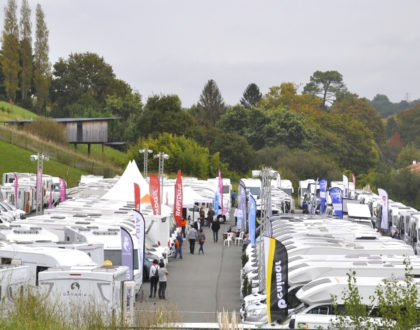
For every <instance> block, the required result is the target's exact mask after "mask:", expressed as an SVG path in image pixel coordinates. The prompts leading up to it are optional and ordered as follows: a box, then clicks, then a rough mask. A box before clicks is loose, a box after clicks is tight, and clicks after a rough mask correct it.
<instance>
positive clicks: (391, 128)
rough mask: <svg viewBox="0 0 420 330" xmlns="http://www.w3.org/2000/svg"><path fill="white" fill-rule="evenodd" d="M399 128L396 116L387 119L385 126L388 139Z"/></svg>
mask: <svg viewBox="0 0 420 330" xmlns="http://www.w3.org/2000/svg"><path fill="white" fill-rule="evenodd" d="M397 128H398V124H397V122H396V121H395V119H394V117H389V118H388V120H387V121H386V126H385V135H386V137H387V138H388V139H389V138H391V136H393V135H394V133H395V132H396V131H397Z"/></svg>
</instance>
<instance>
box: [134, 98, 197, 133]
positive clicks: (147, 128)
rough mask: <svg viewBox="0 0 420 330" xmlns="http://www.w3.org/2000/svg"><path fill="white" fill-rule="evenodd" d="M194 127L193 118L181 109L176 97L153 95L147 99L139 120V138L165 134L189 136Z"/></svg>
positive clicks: (179, 101)
mask: <svg viewBox="0 0 420 330" xmlns="http://www.w3.org/2000/svg"><path fill="white" fill-rule="evenodd" d="M192 126H194V119H193V117H192V116H191V115H190V114H189V113H188V112H187V111H185V110H183V109H182V107H181V100H180V99H179V97H178V96H177V95H160V96H158V95H155V96H152V97H149V98H148V99H147V102H146V105H145V106H144V112H143V115H142V117H141V118H140V123H139V131H140V132H139V133H140V135H141V136H148V135H152V136H155V137H156V136H158V135H159V134H161V133H164V132H167V133H172V134H175V135H187V136H188V135H190V133H189V132H190V130H191V127H192Z"/></svg>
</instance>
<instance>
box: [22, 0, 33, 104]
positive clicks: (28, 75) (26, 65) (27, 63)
mask: <svg viewBox="0 0 420 330" xmlns="http://www.w3.org/2000/svg"><path fill="white" fill-rule="evenodd" d="M20 34H21V37H20V58H21V65H22V73H21V78H20V92H21V96H22V101H24V102H25V104H28V100H27V98H28V97H29V96H30V95H29V93H30V90H31V87H32V76H33V66H32V24H31V8H30V7H29V5H28V1H27V0H22V7H21V9H20Z"/></svg>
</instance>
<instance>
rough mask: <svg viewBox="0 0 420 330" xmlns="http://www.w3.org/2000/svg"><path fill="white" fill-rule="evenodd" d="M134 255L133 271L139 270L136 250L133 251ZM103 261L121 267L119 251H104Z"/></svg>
mask: <svg viewBox="0 0 420 330" xmlns="http://www.w3.org/2000/svg"><path fill="white" fill-rule="evenodd" d="M133 255H134V265H133V267H134V269H138V268H139V258H138V255H139V254H138V252H137V249H134V250H133ZM104 260H111V261H112V265H113V266H122V260H121V250H104Z"/></svg>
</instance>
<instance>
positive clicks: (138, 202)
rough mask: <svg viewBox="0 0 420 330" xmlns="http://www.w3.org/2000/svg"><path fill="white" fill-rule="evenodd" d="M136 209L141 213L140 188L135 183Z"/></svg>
mask: <svg viewBox="0 0 420 330" xmlns="http://www.w3.org/2000/svg"><path fill="white" fill-rule="evenodd" d="M134 208H135V209H136V210H137V211H140V186H139V185H138V184H137V183H134Z"/></svg>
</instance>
